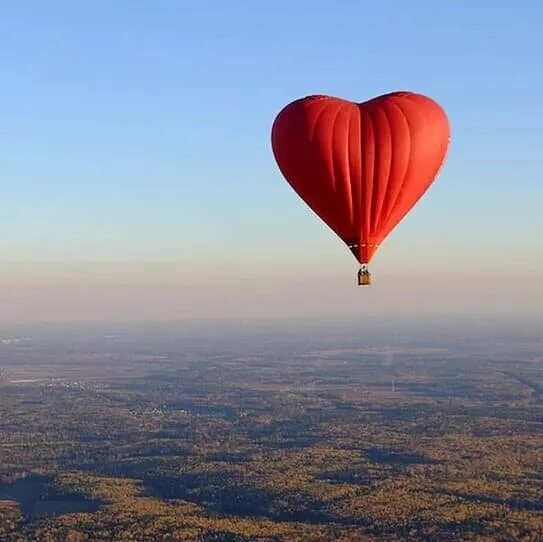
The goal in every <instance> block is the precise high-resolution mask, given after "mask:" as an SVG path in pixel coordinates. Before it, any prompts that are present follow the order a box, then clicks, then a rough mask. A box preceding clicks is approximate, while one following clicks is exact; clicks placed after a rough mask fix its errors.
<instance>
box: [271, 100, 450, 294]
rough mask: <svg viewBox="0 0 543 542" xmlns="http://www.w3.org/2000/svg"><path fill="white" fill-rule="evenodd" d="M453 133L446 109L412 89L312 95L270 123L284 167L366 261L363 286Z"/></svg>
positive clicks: (322, 215) (361, 275)
mask: <svg viewBox="0 0 543 542" xmlns="http://www.w3.org/2000/svg"><path fill="white" fill-rule="evenodd" d="M449 138H450V128H449V122H448V119H447V116H446V114H445V112H444V111H443V109H442V108H441V107H440V106H439V105H438V104H437V103H436V102H435V101H433V100H432V99H430V98H428V97H426V96H422V95H420V94H415V93H412V92H394V93H391V94H385V95H383V96H378V97H377V98H373V99H372V100H369V101H367V102H364V103H354V102H350V101H346V100H343V99H340V98H334V97H331V96H308V97H306V98H302V99H300V100H296V101H294V102H292V103H290V104H289V105H287V106H286V107H285V108H284V109H283V110H282V111H281V112H280V113H279V114H278V115H277V118H276V119H275V121H274V123H273V128H272V148H273V153H274V155H275V159H276V161H277V164H278V166H279V169H280V170H281V172H282V174H283V176H284V177H285V178H286V180H287V181H288V182H289V184H290V185H291V186H292V188H293V189H294V190H295V191H296V193H297V194H298V195H299V196H300V197H301V198H302V199H303V200H304V201H305V202H306V203H307V205H309V207H310V208H311V209H313V211H314V212H315V213H316V214H317V215H318V216H319V217H320V218H321V219H322V220H323V221H324V222H325V223H326V224H327V225H328V226H329V227H330V228H331V229H332V230H333V231H334V232H335V233H336V234H337V235H338V236H339V237H340V238H341V239H342V240H343V241H344V242H345V243H346V244H347V246H348V247H349V248H350V250H351V251H352V253H353V254H354V256H355V258H356V259H357V260H358V262H360V264H361V266H362V267H361V270H360V271H359V275H358V278H359V280H358V282H359V284H369V283H370V282H371V280H370V275H369V272H368V270H367V266H368V264H369V262H370V261H371V258H372V256H373V255H374V254H375V252H376V250H377V248H378V247H379V245H380V244H381V243H382V241H383V240H384V239H385V238H386V237H387V235H388V234H389V233H390V232H391V231H392V230H393V229H394V227H395V226H396V225H397V224H398V223H399V222H400V221H401V220H402V219H403V218H404V216H405V215H406V214H407V213H408V212H409V211H410V209H411V208H412V207H413V206H414V205H415V204H416V203H417V201H418V200H419V199H420V198H421V197H422V195H423V194H424V193H425V192H426V190H427V189H428V188H429V187H430V185H431V184H432V182H433V181H434V179H435V177H436V175H437V174H438V171H439V169H440V167H441V165H442V164H443V161H444V159H445V155H446V153H447V147H448V144H449Z"/></svg>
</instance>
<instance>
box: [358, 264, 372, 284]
mask: <svg viewBox="0 0 543 542" xmlns="http://www.w3.org/2000/svg"><path fill="white" fill-rule="evenodd" d="M370 284H371V273H370V272H369V271H368V270H367V268H364V267H363V268H361V269H360V270H359V271H358V286H369V285H370Z"/></svg>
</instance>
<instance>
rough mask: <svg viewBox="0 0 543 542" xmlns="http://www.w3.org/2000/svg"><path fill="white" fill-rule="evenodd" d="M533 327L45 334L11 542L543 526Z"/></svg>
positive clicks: (20, 455) (5, 418)
mask: <svg viewBox="0 0 543 542" xmlns="http://www.w3.org/2000/svg"><path fill="white" fill-rule="evenodd" d="M542 465H543V349H542V344H541V340H540V335H539V334H538V333H537V332H536V331H534V332H533V333H526V332H520V331H518V332H515V333H513V332H511V331H503V330H501V331H499V332H497V331H496V330H493V329H492V330H491V329H472V328H470V329H462V330H461V329H456V328H455V329H454V330H451V329H450V328H439V329H438V328H437V327H434V328H432V329H423V330H418V329H415V328H413V329H411V328H406V329H405V330H404V331H403V332H401V333H397V334H395V335H391V334H390V333H389V332H386V331H383V330H381V331H379V330H373V331H371V332H370V331H367V332H365V333H364V332H362V331H358V332H357V333H356V335H355V334H353V333H351V332H348V330H342V329H341V327H340V326H339V327H338V326H336V327H333V328H330V327H327V326H325V325H324V324H323V325H322V326H321V327H311V326H309V327H308V326H306V327H303V328H301V329H300V330H297V331H296V332H294V331H293V330H292V329H290V330H289V328H285V329H283V328H281V329H276V328H273V327H272V328H265V327H263V328H261V329H257V330H253V329H246V328H244V327H243V326H242V327H239V328H236V329H235V330H231V329H221V330H220V331H216V330H215V331H211V330H203V331H202V330H200V331H195V330H194V329H178V328H172V327H167V328H160V327H157V328H151V329H147V328H146V329H144V330H142V329H135V330H131V329H128V330H126V329H123V330H117V331H114V332H112V331H104V330H103V329H72V330H51V329H47V330H29V331H28V332H27V333H26V334H25V335H22V334H15V333H14V332H13V331H12V332H11V333H10V334H6V336H5V337H4V339H3V340H2V341H1V342H0V540H1V541H2V542H4V541H5V542H8V541H9V542H11V541H13V542H15V541H23V540H39V541H59V540H67V541H72V542H73V541H84V540H89V541H90V540H93V541H94V540H97V541H112V540H119V541H122V540H137V541H147V540H148V541H152V540H179V541H193V542H197V541H200V542H204V541H205V542H212V541H213V542H220V541H230V542H234V541H235V542H242V541H243V542H245V541H253V540H254V541H274V542H278V541H300V542H301V541H317V540H324V541H326V540H330V541H333V540H337V541H342V542H346V541H364V540H379V541H381V540H382V541H395V540H413V541H414V540H445V541H446V540H481V541H485V540H487V541H491V540H492V541H496V540H497V541H506V540H525V541H536V540H542V539H543V467H542Z"/></svg>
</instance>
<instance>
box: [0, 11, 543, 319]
mask: <svg viewBox="0 0 543 542" xmlns="http://www.w3.org/2000/svg"><path fill="white" fill-rule="evenodd" d="M542 27H543V4H542V3H541V2H540V1H539V0H519V1H518V2H505V1H501V2H496V1H492V2H491V1H487V0H479V1H477V2H472V1H467V0H459V1H457V2H435V1H430V0H413V1H412V2H405V1H404V0H391V1H389V2H386V3H385V4H383V3H379V2H369V1H360V0H358V1H354V0H353V1H340V0H338V1H337V2H330V1H319V0H312V1H306V0H299V1H297V2H292V1H289V2H287V1H283V0H276V1H274V2H249V1H241V0H237V1H236V0H230V1H229V2H223V1H219V0H215V1H206V0H199V1H198V2H191V1H188V0H187V1H182V0H146V1H143V0H117V1H115V2H111V1H109V0H93V1H90V0H84V1H81V2H73V1H72V0H65V1H61V0H49V1H48V2H43V1H41V0H0V67H1V69H2V79H1V85H0V187H1V194H2V198H1V201H2V212H1V213H0V230H1V232H2V235H1V236H0V323H16V322H31V321H32V322H34V321H79V320H81V321H97V320H98V321H108V320H133V319H135V320H145V319H152V320H161V319H164V320H168V319H186V318H204V319H205V318H230V317H235V318H260V317H270V316H271V317H291V316H300V317H306V316H307V317H310V316H353V317H368V316H371V314H379V315H382V316H387V315H390V316H394V315H399V314H401V315H405V314H407V315H409V314H412V313H416V314H418V315H424V314H426V315H434V314H441V315H447V314H464V313H465V314H481V315H485V314H504V315H525V314H528V315H530V314H537V315H541V314H543V286H542V281H541V278H542V271H541V269H542V268H543V247H542V239H543V213H542V212H541V208H542V203H543V183H542V171H543V153H542V152H541V145H542V143H543V136H542V135H541V132H540V126H541V125H542V124H543V105H542V104H543V102H542V100H541V88H542V84H543V72H542V71H541V69H540V65H541V58H542V55H543V39H542V38H541V28H542ZM393 90H411V91H416V92H421V93H423V94H427V95H429V96H431V97H433V98H434V99H435V100H437V101H438V102H439V103H440V104H441V105H442V106H443V107H444V109H445V110H446V111H447V114H448V116H449V119H450V122H451V129H452V140H451V147H450V150H449V154H448V157H447V161H446V163H445V166H444V167H443V169H442V171H441V173H440V175H439V177H438V179H437V181H436V183H435V184H434V185H433V186H432V187H431V189H430V190H429V192H428V193H427V195H426V196H425V197H424V198H423V199H422V200H421V201H420V202H419V204H418V205H417V206H416V208H415V209H413V211H412V212H411V213H410V214H409V216H408V217H407V218H406V219H405V220H404V221H403V222H402V223H401V224H400V225H399V226H398V228H397V229H396V230H394V232H393V233H392V234H391V235H390V236H389V238H388V239H387V240H386V242H385V243H384V244H383V245H382V246H381V248H380V250H379V252H378V254H377V255H376V257H375V258H374V260H373V263H372V271H373V274H374V279H375V284H374V286H372V287H371V288H357V287H355V284H354V281H355V273H356V269H357V267H356V262H355V260H354V258H352V255H351V254H350V252H349V251H348V249H347V248H346V247H345V246H344V245H343V243H342V242H341V241H340V240H339V239H338V238H337V237H335V235H334V234H333V233H332V232H331V231H330V230H329V229H328V228H327V227H326V226H325V225H324V224H323V223H322V222H320V221H319V219H318V218H316V217H315V215H313V213H312V212H311V211H310V210H308V209H307V207H306V206H305V204H303V203H302V202H301V201H300V200H299V199H298V197H297V196H296V195H295V194H294V192H293V191H292V189H291V188H290V187H289V186H288V184H287V183H286V182H285V181H284V179H283V178H282V177H281V175H280V173H279V171H278V169H277V166H276V164H275V162H274V159H273V155H272V152H271V146H270V129H271V124H272V122H273V119H274V118H275V115H276V114H277V113H278V112H279V111H280V109H281V108H282V107H283V106H284V105H286V104H287V103H289V102H290V101H292V100H294V99H296V98H299V97H302V96H305V95H308V94H316V93H318V94H330V95H333V96H339V97H343V98H345V99H349V100H353V101H365V100H367V99H369V98H371V97H373V96H376V95H379V94H383V93H386V92H390V91H393Z"/></svg>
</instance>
